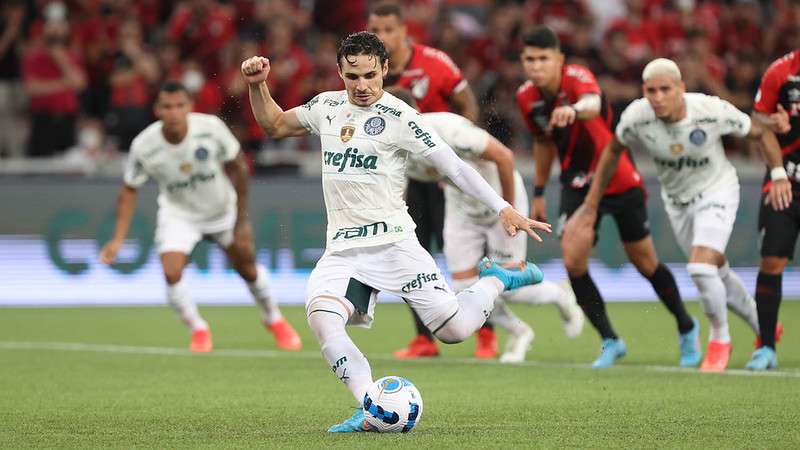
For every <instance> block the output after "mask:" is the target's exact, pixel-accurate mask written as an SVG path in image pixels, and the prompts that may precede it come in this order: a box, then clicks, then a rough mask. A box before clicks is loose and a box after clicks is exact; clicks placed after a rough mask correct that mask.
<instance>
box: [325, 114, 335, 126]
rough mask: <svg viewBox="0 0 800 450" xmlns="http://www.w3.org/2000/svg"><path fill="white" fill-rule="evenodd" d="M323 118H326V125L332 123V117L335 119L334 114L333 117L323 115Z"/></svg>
mask: <svg viewBox="0 0 800 450" xmlns="http://www.w3.org/2000/svg"><path fill="white" fill-rule="evenodd" d="M325 118H326V119H328V126H330V125H333V119H335V118H336V116H333V117H331V116H325Z"/></svg>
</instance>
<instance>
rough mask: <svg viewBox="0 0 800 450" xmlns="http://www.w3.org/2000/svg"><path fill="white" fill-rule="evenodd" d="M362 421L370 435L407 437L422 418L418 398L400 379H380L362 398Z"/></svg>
mask: <svg viewBox="0 0 800 450" xmlns="http://www.w3.org/2000/svg"><path fill="white" fill-rule="evenodd" d="M362 406H363V407H364V417H365V418H366V421H367V426H368V427H369V429H370V431H377V432H378V433H408V432H409V431H411V430H413V429H414V427H415V426H416V425H417V424H418V423H419V419H420V418H421V417H422V396H421V395H420V394H419V391H418V390H417V388H416V387H415V386H414V385H413V384H412V383H411V382H410V381H408V380H406V379H405V378H402V377H396V376H389V377H383V378H381V379H379V380H377V381H375V382H374V383H372V386H370V388H369V389H368V390H367V394H366V395H364V403H363V405H362Z"/></svg>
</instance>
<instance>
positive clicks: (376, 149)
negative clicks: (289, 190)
mask: <svg viewBox="0 0 800 450" xmlns="http://www.w3.org/2000/svg"><path fill="white" fill-rule="evenodd" d="M294 111H295V112H296V114H297V118H298V119H299V121H300V123H301V124H302V125H303V126H304V127H305V128H306V129H308V130H309V132H311V133H312V134H315V135H317V136H319V137H320V141H321V144H322V145H321V151H322V154H321V158H322V190H323V197H324V199H325V208H326V210H327V216H328V229H327V250H328V251H339V250H345V249H349V248H355V247H370V246H376V245H383V244H388V243H391V242H397V241H400V240H403V239H408V238H413V237H414V228H415V225H414V221H413V220H411V216H409V215H408V212H407V210H406V204H405V201H404V200H403V192H404V190H405V185H406V159H407V156H408V154H409V153H411V154H415V155H419V156H422V157H425V156H428V155H430V154H431V153H433V152H434V151H436V150H438V149H440V148H444V147H446V146H447V145H446V144H445V143H444V141H442V139H441V138H440V137H439V135H438V134H437V133H436V131H435V130H434V129H433V128H432V127H431V126H430V125H429V124H428V123H427V121H426V120H425V118H423V117H422V116H421V115H420V114H419V113H418V112H417V111H415V110H414V109H413V108H411V107H410V106H408V105H407V104H406V103H405V102H403V101H402V100H399V99H397V98H396V97H394V96H393V95H391V94H389V93H388V92H384V93H383V95H382V96H381V98H380V99H379V100H378V101H377V102H375V103H373V104H372V105H370V106H365V107H362V106H356V105H354V104H352V103H350V101H349V100H348V98H347V92H346V91H331V92H323V93H321V94H319V95H317V96H316V97H314V98H313V99H311V100H310V101H309V102H308V103H306V104H305V105H302V106H300V107H297V108H295V109H294Z"/></svg>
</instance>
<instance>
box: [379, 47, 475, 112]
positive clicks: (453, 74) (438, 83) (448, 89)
mask: <svg viewBox="0 0 800 450" xmlns="http://www.w3.org/2000/svg"><path fill="white" fill-rule="evenodd" d="M411 52H412V53H411V59H410V60H409V61H408V64H407V65H406V67H405V68H404V69H403V72H401V73H400V74H399V75H395V76H389V77H387V78H386V82H385V84H386V86H398V87H403V88H406V89H408V90H410V91H411V94H412V95H413V96H414V99H416V101H417V107H418V108H419V110H420V111H421V112H423V113H426V112H442V111H450V102H449V98H450V97H451V96H452V95H453V94H456V93H458V92H460V91H461V90H462V89H464V88H465V87H466V86H467V80H465V79H464V77H463V76H462V75H461V70H459V68H458V67H457V66H456V64H455V63H454V62H453V60H452V59H450V57H449V56H447V54H446V53H445V52H443V51H441V50H437V49H435V48H433V47H428V46H426V45H421V44H412V46H411Z"/></svg>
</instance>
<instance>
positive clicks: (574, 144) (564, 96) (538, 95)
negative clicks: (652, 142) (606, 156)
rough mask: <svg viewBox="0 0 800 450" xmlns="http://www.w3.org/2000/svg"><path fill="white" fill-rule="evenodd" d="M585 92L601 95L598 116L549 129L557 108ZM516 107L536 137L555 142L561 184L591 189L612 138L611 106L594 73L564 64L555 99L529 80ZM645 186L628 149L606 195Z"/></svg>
mask: <svg viewBox="0 0 800 450" xmlns="http://www.w3.org/2000/svg"><path fill="white" fill-rule="evenodd" d="M586 94H597V95H600V96H601V101H602V107H601V111H600V114H599V115H598V116H597V117H594V118H592V119H589V120H576V121H575V122H574V123H573V124H572V125H569V126H566V127H561V128H553V129H552V130H548V129H547V128H548V127H547V126H548V124H549V123H550V116H551V114H552V112H553V110H554V109H555V108H557V107H559V106H567V105H571V104H573V103H575V102H577V101H578V100H580V98H581V97H582V96H584V95H586ZM517 106H518V107H519V110H520V113H521V114H522V117H523V119H525V122H526V124H527V125H528V129H529V130H530V131H531V133H533V135H534V136H536V137H549V138H550V139H552V141H553V143H555V145H556V148H557V149H558V157H559V161H560V163H561V184H562V185H563V186H564V187H567V188H571V189H588V186H589V185H590V184H591V175H592V173H593V172H594V169H595V166H596V165H597V161H598V160H599V159H600V154H601V153H602V151H603V148H605V146H606V145H607V144H608V143H609V142H610V141H611V139H612V138H613V134H612V132H611V130H610V129H609V127H610V124H611V107H610V106H609V104H608V101H607V100H606V99H605V96H603V94H602V91H601V90H600V86H599V85H598V84H597V80H596V79H595V77H594V75H593V74H592V72H591V71H589V69H587V68H585V67H583V66H580V65H577V64H565V65H564V67H563V69H562V73H561V86H560V87H559V90H558V93H557V94H556V96H555V97H553V98H548V97H546V96H545V95H543V93H542V92H541V91H540V90H539V88H538V87H536V86H535V85H534V84H533V83H532V82H530V81H527V82H525V83H524V84H523V85H522V86H520V87H519V89H518V90H517ZM534 151H535V149H534ZM642 186H643V184H642V177H641V176H640V175H639V173H638V172H637V171H636V167H635V166H634V165H633V161H632V160H631V159H630V156H629V155H628V152H627V151H626V152H625V153H624V154H623V155H622V156H621V157H620V160H619V164H618V165H617V171H616V172H615V173H614V176H613V177H612V179H611V182H610V183H609V185H608V187H607V188H606V191H605V195H614V194H620V193H622V192H625V191H627V190H628V189H631V188H633V187H642Z"/></svg>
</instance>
